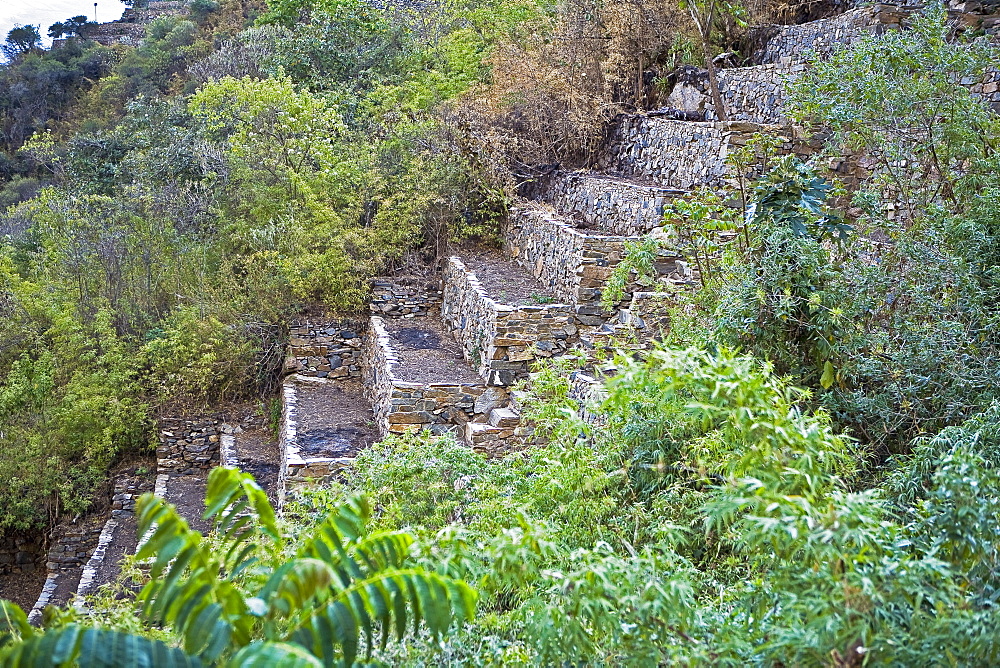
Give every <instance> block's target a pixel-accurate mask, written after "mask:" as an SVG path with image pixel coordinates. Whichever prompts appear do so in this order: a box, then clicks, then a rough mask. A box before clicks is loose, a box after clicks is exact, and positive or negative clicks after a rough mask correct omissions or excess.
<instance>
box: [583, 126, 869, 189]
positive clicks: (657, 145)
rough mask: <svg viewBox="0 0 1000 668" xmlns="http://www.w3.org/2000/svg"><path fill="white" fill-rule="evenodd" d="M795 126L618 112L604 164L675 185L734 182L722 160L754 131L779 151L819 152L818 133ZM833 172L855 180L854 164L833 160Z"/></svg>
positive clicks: (802, 154) (820, 140)
mask: <svg viewBox="0 0 1000 668" xmlns="http://www.w3.org/2000/svg"><path fill="white" fill-rule="evenodd" d="M798 132H799V129H797V128H791V127H782V126H777V125H760V124H757V123H744V122H739V121H732V122H728V123H708V122H705V123H695V122H690V121H675V120H671V119H668V118H659V117H655V116H647V115H641V114H640V115H629V116H622V117H621V118H620V119H619V120H618V123H617V124H616V126H615V127H614V129H613V131H612V133H611V136H610V138H609V142H608V146H607V150H606V151H605V157H604V159H603V161H602V164H603V166H604V168H605V169H608V170H611V171H615V172H618V173H620V174H624V175H626V176H631V177H638V178H645V179H653V180H655V181H657V182H659V183H662V184H664V185H666V186H670V187H673V188H682V189H684V190H692V189H694V188H696V187H699V186H706V187H709V188H718V187H722V186H725V185H733V184H732V183H731V181H732V179H731V177H730V171H729V167H728V166H727V165H726V158H727V157H728V156H729V154H730V153H731V152H733V151H735V150H738V149H739V148H741V147H743V146H745V145H746V144H747V142H749V141H750V140H751V139H752V138H753V137H754V135H756V134H758V133H765V134H771V135H774V136H777V137H778V138H780V139H781V141H782V143H781V145H780V146H779V147H778V152H779V153H782V154H788V153H794V154H795V155H797V156H799V157H800V158H802V159H808V158H810V157H811V156H813V155H815V154H816V153H818V152H819V151H820V149H821V148H822V146H823V141H824V138H823V137H822V136H813V137H805V136H801V135H799V134H798ZM826 166H828V167H829V170H830V171H831V173H832V175H834V176H837V177H839V178H842V179H844V180H845V181H846V182H847V183H848V184H851V183H854V182H855V181H856V180H857V178H858V166H857V164H856V162H854V161H851V160H847V159H833V158H831V159H830V160H829V161H828V163H827V165H826Z"/></svg>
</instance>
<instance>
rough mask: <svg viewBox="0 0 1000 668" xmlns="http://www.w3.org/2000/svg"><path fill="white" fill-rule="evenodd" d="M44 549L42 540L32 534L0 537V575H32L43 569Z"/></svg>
mask: <svg viewBox="0 0 1000 668" xmlns="http://www.w3.org/2000/svg"><path fill="white" fill-rule="evenodd" d="M44 563H45V549H44V547H43V546H42V538H41V536H39V535H34V534H13V533H11V534H5V535H0V575H6V574H8V573H34V572H35V571H37V570H40V569H43V568H44Z"/></svg>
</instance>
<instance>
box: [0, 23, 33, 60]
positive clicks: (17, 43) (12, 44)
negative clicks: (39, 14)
mask: <svg viewBox="0 0 1000 668" xmlns="http://www.w3.org/2000/svg"><path fill="white" fill-rule="evenodd" d="M41 41H42V36H41V34H39V32H38V26H31V25H28V26H14V28H13V29H11V30H10V32H8V33H7V41H5V42H4V43H3V44H0V50H2V51H3V53H4V55H5V56H7V60H11V61H13V60H15V59H16V58H17V57H18V56H20V55H21V54H24V53H28V52H29V51H34V50H35V49H37V48H39V46H40V45H41Z"/></svg>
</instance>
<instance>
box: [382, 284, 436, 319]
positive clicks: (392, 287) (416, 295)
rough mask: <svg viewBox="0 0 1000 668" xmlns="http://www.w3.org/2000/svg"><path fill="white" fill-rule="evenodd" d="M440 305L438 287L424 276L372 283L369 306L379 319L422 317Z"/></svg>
mask: <svg viewBox="0 0 1000 668" xmlns="http://www.w3.org/2000/svg"><path fill="white" fill-rule="evenodd" d="M440 304H441V286H440V284H439V283H438V282H437V281H436V280H428V279H427V278H424V277H409V278H406V277H404V278H399V277H396V278H380V279H377V280H375V281H374V282H373V283H372V297H371V303H370V304H369V309H370V310H371V314H372V315H377V316H381V317H383V318H413V317H417V316H426V315H427V314H428V313H430V312H431V311H433V310H434V309H436V308H437V307H438V306H440Z"/></svg>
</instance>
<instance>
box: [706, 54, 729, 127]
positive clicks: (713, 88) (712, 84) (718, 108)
mask: <svg viewBox="0 0 1000 668" xmlns="http://www.w3.org/2000/svg"><path fill="white" fill-rule="evenodd" d="M701 51H702V55H704V57H705V69H706V70H708V88H709V91H710V92H711V94H712V104H713V105H714V106H715V117H716V118H718V119H719V120H720V121H722V122H725V121H728V120H729V114H727V113H726V105H725V104H723V102H722V94H721V93H720V92H719V80H718V79H717V78H716V76H715V64H713V63H712V52H711V51H710V50H709V48H708V41H707V40H704V39H703V40H702V42H701Z"/></svg>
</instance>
